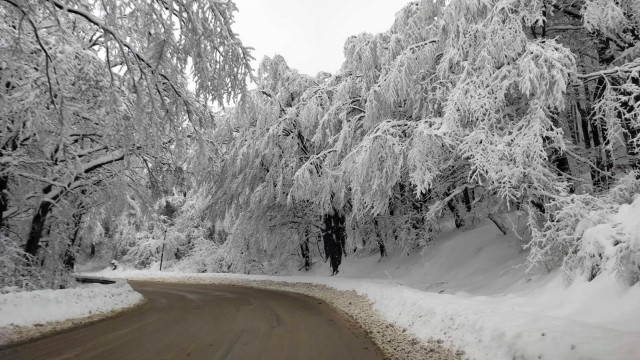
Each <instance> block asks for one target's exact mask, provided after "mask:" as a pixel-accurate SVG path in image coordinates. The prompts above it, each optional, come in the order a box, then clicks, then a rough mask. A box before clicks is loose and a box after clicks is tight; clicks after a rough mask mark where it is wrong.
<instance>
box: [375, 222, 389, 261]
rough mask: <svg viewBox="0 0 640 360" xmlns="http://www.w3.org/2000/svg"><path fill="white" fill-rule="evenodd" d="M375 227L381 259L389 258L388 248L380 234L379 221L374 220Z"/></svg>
mask: <svg viewBox="0 0 640 360" xmlns="http://www.w3.org/2000/svg"><path fill="white" fill-rule="evenodd" d="M373 226H374V227H375V229H376V235H377V238H378V248H379V249H380V257H381V258H383V257H385V256H387V247H386V246H385V245H384V238H383V237H382V235H381V234H380V229H379V227H378V219H373Z"/></svg>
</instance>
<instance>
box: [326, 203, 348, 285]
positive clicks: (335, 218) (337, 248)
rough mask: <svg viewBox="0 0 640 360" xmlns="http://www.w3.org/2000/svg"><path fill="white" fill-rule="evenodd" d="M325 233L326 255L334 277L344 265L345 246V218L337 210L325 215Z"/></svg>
mask: <svg viewBox="0 0 640 360" xmlns="http://www.w3.org/2000/svg"><path fill="white" fill-rule="evenodd" d="M323 222H324V231H323V234H322V240H323V242H324V253H325V254H326V256H327V258H329V263H330V265H331V271H332V275H335V274H337V273H338V268H339V267H340V264H341V263H342V254H343V252H344V246H345V218H344V215H341V214H340V213H339V212H338V211H337V210H335V209H334V210H333V212H332V213H331V214H325V215H324V219H323Z"/></svg>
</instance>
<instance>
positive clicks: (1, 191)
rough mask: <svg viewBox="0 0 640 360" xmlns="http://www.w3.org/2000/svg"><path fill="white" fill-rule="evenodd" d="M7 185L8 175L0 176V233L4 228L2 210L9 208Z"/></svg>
mask: <svg viewBox="0 0 640 360" xmlns="http://www.w3.org/2000/svg"><path fill="white" fill-rule="evenodd" d="M8 186H9V176H7V175H3V176H0V233H2V229H4V226H5V221H4V216H3V214H4V212H5V211H7V209H8V208H9V197H8V196H7V188H8Z"/></svg>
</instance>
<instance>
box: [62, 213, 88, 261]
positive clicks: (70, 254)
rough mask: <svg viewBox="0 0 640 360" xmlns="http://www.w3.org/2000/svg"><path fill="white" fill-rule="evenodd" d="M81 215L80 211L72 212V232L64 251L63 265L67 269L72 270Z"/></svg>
mask: <svg viewBox="0 0 640 360" xmlns="http://www.w3.org/2000/svg"><path fill="white" fill-rule="evenodd" d="M82 216H83V214H82V213H81V212H76V213H74V214H73V216H72V218H73V232H72V233H71V236H70V237H69V244H67V250H66V252H65V255H64V267H65V268H66V269H68V270H73V267H74V265H75V262H76V254H75V248H74V246H75V244H76V239H77V238H78V233H79V232H80V225H81V223H82Z"/></svg>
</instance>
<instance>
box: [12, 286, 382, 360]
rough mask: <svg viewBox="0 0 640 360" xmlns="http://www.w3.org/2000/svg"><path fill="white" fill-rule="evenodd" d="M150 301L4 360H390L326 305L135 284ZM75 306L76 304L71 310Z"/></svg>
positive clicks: (225, 290) (246, 292)
mask: <svg viewBox="0 0 640 360" xmlns="http://www.w3.org/2000/svg"><path fill="white" fill-rule="evenodd" d="M131 286H132V287H133V288H134V289H135V290H136V291H138V292H140V293H142V294H143V295H144V296H145V297H146V298H147V302H146V303H145V304H143V305H142V306H139V307H137V308H135V309H133V310H129V311H126V312H123V313H120V314H118V315H116V316H114V317H110V318H107V319H104V320H100V321H97V322H94V323H90V324H86V325H84V326H81V327H77V328H73V329H69V330H66V331H63V332H61V333H58V334H55V335H52V336H48V337H45V338H42V339H39V340H35V341H31V342H28V343H24V344H21V345H17V346H13V347H9V348H4V349H1V350H0V359H2V360H12V359H29V360H36V359H47V360H49V359H51V360H53V359H135V360H143V359H153V360H159V359H279V360H280V359H295V360H303V359H331V360H337V359H382V355H381V353H380V351H379V349H378V348H377V347H376V346H375V345H374V344H373V343H372V342H371V340H370V339H368V338H367V337H366V336H365V335H364V333H363V331H362V329H360V328H359V327H358V326H355V325H354V324H353V323H352V322H351V321H350V320H349V319H347V318H346V317H345V316H344V315H342V314H340V313H338V312H337V311H336V310H334V309H333V308H332V307H330V306H328V305H327V304H325V303H324V302H323V301H321V300H318V299H314V298H311V297H308V296H304V295H297V294H292V293H286V292H280V291H270V290H261V289H253V288H242V287H233V286H217V285H193V284H167V283H151V282H131ZM70 306H72V305H70Z"/></svg>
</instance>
